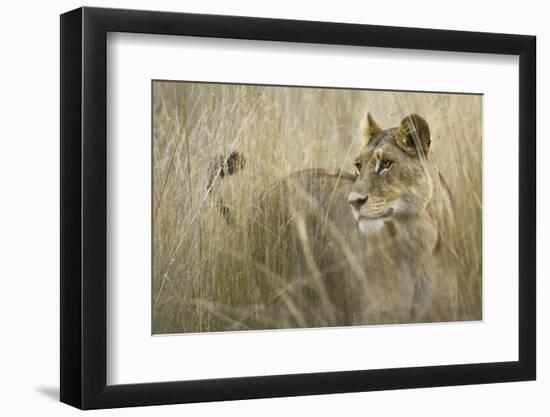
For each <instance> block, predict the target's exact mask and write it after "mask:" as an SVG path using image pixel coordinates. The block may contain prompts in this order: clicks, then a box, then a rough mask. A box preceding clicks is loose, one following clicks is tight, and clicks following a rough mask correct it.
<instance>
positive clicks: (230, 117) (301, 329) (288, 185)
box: [61, 8, 536, 409]
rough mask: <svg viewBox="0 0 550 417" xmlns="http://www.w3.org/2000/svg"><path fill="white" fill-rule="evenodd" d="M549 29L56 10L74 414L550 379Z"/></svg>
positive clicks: (64, 303) (64, 372)
mask: <svg viewBox="0 0 550 417" xmlns="http://www.w3.org/2000/svg"><path fill="white" fill-rule="evenodd" d="M535 103H536V96H535V38H534V37H532V36H525V35H508V34H490V33H474V32H457V31H445V30H429V29H414V28H397V27H383V26H371V25H356V24H340V23H326V22H309V21H291V20H276V19H263V18H251V17H236V16H214V15H196V14H185V13H167V12H149V11H135V10H115V9H98V8H81V9H77V10H74V11H71V12H68V13H66V14H64V15H62V16H61V164H62V165H61V400H62V401H63V402H65V403H68V404H70V405H73V406H76V407H79V408H83V409H90V408H110V407H123V406H138V405H154V404H172V403H185V402H199V401H216V400H232V399H246V398H262V397H276V396H295V395H312V394H323V393H340V392H352V391H369V390H386V389H399V388H416V387H433V386H444V385H461V384H479V383H492V382H505V381H523V380H532V379H535V375H536V348H535V346H536V330H535V329H536V315H535V310H536V306H535V299H536V297H535V295H536V288H535V282H536V268H535V248H536V233H535V231H536V204H535V201H536V193H535V171H536V157H535V156H536V146H535V143H536V141H535Z"/></svg>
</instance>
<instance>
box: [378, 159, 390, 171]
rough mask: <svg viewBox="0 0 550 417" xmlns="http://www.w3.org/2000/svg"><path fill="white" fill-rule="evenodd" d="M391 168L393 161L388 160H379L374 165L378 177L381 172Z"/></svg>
mask: <svg viewBox="0 0 550 417" xmlns="http://www.w3.org/2000/svg"><path fill="white" fill-rule="evenodd" d="M392 166H393V161H390V160H389V159H380V160H378V162H377V163H376V168H375V171H376V173H377V174H378V175H380V174H382V173H383V172H385V171H387V170H389V169H390V168H391V167H392Z"/></svg>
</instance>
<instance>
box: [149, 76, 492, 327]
mask: <svg viewBox="0 0 550 417" xmlns="http://www.w3.org/2000/svg"><path fill="white" fill-rule="evenodd" d="M151 90H152V91H151V94H152V97H151V117H152V167H151V169H152V191H151V192H152V199H151V210H152V216H151V219H152V240H153V241H152V259H153V263H152V300H151V301H152V312H151V316H152V332H153V334H156V335H159V334H174V333H202V332H228V331H241V332H242V331H254V330H256V331H258V330H277V329H297V328H300V329H304V328H327V327H330V328H332V327H343V326H367V325H369V326H370V325H398V324H399V325H402V324H419V323H441V322H465V321H480V320H483V315H482V312H483V303H482V298H483V297H482V282H483V279H482V258H483V250H482V207H483V195H482V177H483V172H482V160H483V159H482V158H483V153H482V139H483V138H482V119H483V117H482V107H483V95H482V94H480V93H476V92H426V91H396V90H369V89H355V88H353V89H352V88H336V87H315V86H282V85H248V84H226V83H207V82H193V81H186V80H153V81H152V86H151ZM144 308H146V307H144Z"/></svg>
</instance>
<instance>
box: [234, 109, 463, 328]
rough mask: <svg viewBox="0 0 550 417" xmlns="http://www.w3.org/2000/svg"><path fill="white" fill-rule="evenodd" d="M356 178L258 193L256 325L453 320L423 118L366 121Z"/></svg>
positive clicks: (294, 179) (443, 232)
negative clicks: (259, 307)
mask: <svg viewBox="0 0 550 417" xmlns="http://www.w3.org/2000/svg"><path fill="white" fill-rule="evenodd" d="M363 131H364V138H365V145H364V147H363V149H362V151H361V152H360V154H359V155H358V156H357V158H356V160H355V168H356V172H355V174H350V173H346V172H343V171H340V170H333V171H327V170H321V169H310V170H304V171H300V172H296V173H294V174H292V175H290V176H288V177H285V178H283V179H281V180H279V181H278V182H276V183H275V184H273V185H272V186H271V187H269V188H268V189H267V190H265V191H264V192H263V194H262V195H261V197H260V198H259V200H258V202H257V203H256V204H255V206H254V214H253V216H252V219H251V220H250V219H249V220H248V221H246V222H244V224H243V225H241V226H240V227H241V228H240V231H241V232H244V233H247V234H248V235H249V236H252V237H253V239H252V241H253V242H254V243H253V245H252V247H251V248H250V250H251V251H252V252H253V259H254V264H255V265H256V270H255V274H256V275H257V286H258V289H259V290H260V293H261V296H262V303H263V305H264V314H263V317H264V319H265V320H263V321H262V320H261V316H262V315H261V314H260V318H259V321H260V322H261V323H260V324H256V325H257V326H259V327H273V324H272V323H273V320H274V319H275V320H278V321H279V322H281V321H283V322H284V323H286V325H285V326H284V327H290V326H299V327H317V326H324V325H331V326H334V325H353V324H380V323H407V322H425V321H449V320H456V319H457V315H456V314H457V313H456V311H457V282H456V273H457V271H456V267H455V264H456V257H455V254H454V251H453V249H452V247H451V246H450V245H449V244H448V243H449V242H450V241H451V239H450V237H451V233H452V232H453V229H454V219H453V210H452V202H451V196H450V193H449V190H448V188H447V186H446V184H445V182H444V181H443V178H442V177H441V175H440V174H439V171H438V169H437V166H436V164H435V162H434V159H433V156H432V154H431V150H430V142H431V138H430V130H429V127H428V123H427V122H426V121H425V120H424V119H423V118H422V117H420V116H419V115H416V114H412V115H409V116H407V117H405V118H404V119H403V121H402V122H401V124H400V125H399V126H398V127H395V128H390V129H385V130H384V129H382V128H380V126H378V124H377V123H376V122H375V121H374V120H373V118H372V116H371V115H370V114H368V115H367V117H366V120H365V123H364V128H363Z"/></svg>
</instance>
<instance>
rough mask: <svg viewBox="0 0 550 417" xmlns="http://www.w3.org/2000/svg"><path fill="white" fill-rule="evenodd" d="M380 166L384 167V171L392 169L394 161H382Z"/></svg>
mask: <svg viewBox="0 0 550 417" xmlns="http://www.w3.org/2000/svg"><path fill="white" fill-rule="evenodd" d="M380 165H382V168H384V169H390V168H391V166H392V165H393V161H390V160H389V159H382V160H381V161H380Z"/></svg>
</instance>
